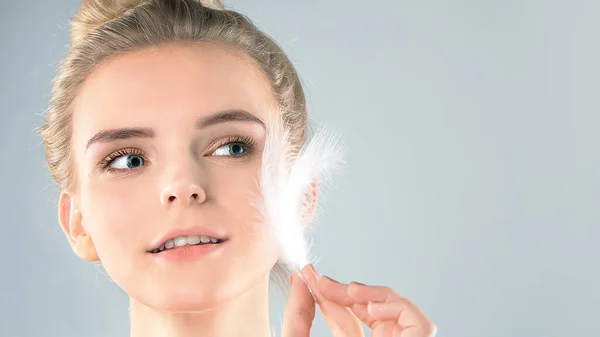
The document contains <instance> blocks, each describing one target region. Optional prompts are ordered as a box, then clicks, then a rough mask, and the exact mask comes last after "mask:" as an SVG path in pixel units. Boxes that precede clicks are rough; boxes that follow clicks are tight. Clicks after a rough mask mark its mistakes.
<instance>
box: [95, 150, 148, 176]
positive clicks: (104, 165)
mask: <svg viewBox="0 0 600 337" xmlns="http://www.w3.org/2000/svg"><path fill="white" fill-rule="evenodd" d="M130 155H136V156H140V157H142V158H144V163H146V162H147V161H148V159H147V158H146V156H145V153H144V151H142V150H140V149H138V148H135V147H126V148H122V149H118V150H116V151H113V152H111V153H110V154H109V155H107V156H105V157H104V158H103V159H102V160H101V161H100V163H98V169H100V170H101V171H108V172H111V171H131V170H134V169H126V170H125V169H116V168H111V167H110V165H111V164H112V163H113V162H114V161H115V160H116V159H117V158H119V157H122V156H130Z"/></svg>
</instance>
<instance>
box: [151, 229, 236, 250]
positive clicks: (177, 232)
mask: <svg viewBox="0 0 600 337" xmlns="http://www.w3.org/2000/svg"><path fill="white" fill-rule="evenodd" d="M201 235H204V236H212V237H213V238H217V239H220V240H223V241H227V240H228V239H229V238H228V237H227V236H226V235H225V233H223V232H222V231H216V230H214V229H210V228H206V227H189V228H180V229H174V230H172V231H169V232H168V233H166V234H164V235H163V236H161V237H160V238H158V239H156V240H154V243H153V244H152V245H151V246H152V248H150V249H148V250H147V252H148V253H150V252H151V251H152V250H154V249H157V248H159V247H160V246H162V245H163V244H165V242H167V241H168V240H170V239H174V238H176V237H178V236H201Z"/></svg>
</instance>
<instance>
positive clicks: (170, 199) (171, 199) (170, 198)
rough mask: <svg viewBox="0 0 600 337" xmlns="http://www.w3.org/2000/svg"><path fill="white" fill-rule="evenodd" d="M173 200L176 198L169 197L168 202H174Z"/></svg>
mask: <svg viewBox="0 0 600 337" xmlns="http://www.w3.org/2000/svg"><path fill="white" fill-rule="evenodd" d="M175 199H177V198H175V197H174V196H170V197H169V201H173V200H175Z"/></svg>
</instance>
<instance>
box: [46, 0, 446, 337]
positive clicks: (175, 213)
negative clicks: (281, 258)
mask: <svg viewBox="0 0 600 337" xmlns="http://www.w3.org/2000/svg"><path fill="white" fill-rule="evenodd" d="M71 41H72V46H71V49H70V50H69V52H68V54H67V55H66V57H65V59H64V60H63V62H62V63H61V65H60V68H59V71H58V76H57V78H56V80H55V83H54V87H53V91H52V97H51V102H50V106H49V109H48V111H47V115H46V121H45V123H44V125H43V126H42V127H41V128H40V133H41V135H42V137H43V139H44V143H45V146H46V154H47V162H48V166H49V169H50V171H51V174H52V176H53V179H54V180H55V182H56V183H57V184H58V185H59V186H60V187H61V190H62V192H61V195H60V202H59V222H60V224H61V227H62V229H63V230H64V232H65V234H66V236H67V238H68V240H69V242H70V244H71V246H72V248H73V250H74V252H75V253H76V254H77V255H78V256H80V257H81V258H83V259H85V260H88V261H96V262H100V263H101V264H102V266H103V267H104V269H105V270H106V271H107V273H108V274H109V275H110V277H111V278H112V279H113V280H114V281H115V282H116V283H117V284H118V285H119V286H120V287H122V288H123V289H124V291H125V292H127V294H128V295H129V297H130V303H131V304H130V305H131V307H130V315H131V317H130V319H131V336H132V337H141V336H144V337H148V336H161V337H167V336H173V337H175V336H219V337H226V336H247V337H251V336H270V334H271V331H270V329H271V325H270V322H269V310H268V304H269V280H270V276H273V274H274V275H275V276H277V275H279V276H280V277H284V278H283V279H285V278H287V277H288V275H282V274H281V271H282V270H283V269H282V268H280V267H279V263H278V252H277V247H276V244H275V243H274V242H273V240H272V239H271V238H270V237H269V235H268V234H267V230H266V229H265V228H262V227H260V226H256V225H252V223H253V220H254V219H255V218H256V210H255V209H254V208H253V206H252V205H250V203H249V201H248V198H247V191H248V190H253V191H254V192H259V191H256V186H257V185H256V184H255V182H256V178H257V177H258V173H259V169H260V165H261V153H262V147H263V146H264V142H265V131H266V126H267V125H268V120H267V118H270V117H268V115H267V111H275V110H277V111H283V113H281V114H280V115H277V116H275V117H274V118H281V119H282V120H283V121H284V122H285V124H286V125H287V127H289V128H290V130H292V139H291V143H294V144H301V143H303V142H304V141H305V137H306V135H305V133H306V127H307V125H306V123H307V117H306V105H305V97H304V93H303V90H302V87H301V85H300V81H299V79H298V76H297V74H296V72H295V69H294V67H293V66H292V64H291V63H290V61H289V59H288V58H287V57H286V55H285V54H284V52H283V51H282V50H281V49H280V47H279V46H278V45H277V44H276V43H275V42H274V41H273V40H272V39H270V38H269V37H268V36H267V35H265V34H264V33H262V32H261V31H259V30H258V29H257V28H256V27H255V26H254V25H253V24H252V23H251V21H250V20H249V19H248V18H246V17H244V16H243V15H241V14H239V13H236V12H234V11H229V10H225V9H224V8H223V6H222V5H221V4H220V3H218V2H210V3H209V2H206V1H205V2H200V1H193V0H151V1H141V0H121V1H117V0H112V1H110V0H105V1H101V0H91V1H84V2H83V3H82V5H81V7H80V10H79V12H78V13H77V15H76V16H75V17H74V18H73V20H72V22H71ZM314 188H315V191H314V194H315V195H316V192H317V191H316V186H315V187H314ZM302 273H303V276H304V277H303V278H304V280H302V279H301V278H299V277H298V275H293V276H292V277H290V286H291V293H290V297H289V300H288V305H287V308H286V312H285V314H284V327H283V330H284V331H283V334H284V336H295V337H299V336H308V335H309V333H310V327H311V324H312V320H313V319H314V315H315V305H319V306H320V308H321V309H322V312H323V314H324V316H325V320H326V322H327V323H328V325H329V326H330V328H331V329H332V331H333V334H334V336H349V337H354V336H362V335H363V332H362V328H361V325H360V321H362V322H364V323H365V324H367V326H369V327H370V328H371V329H372V333H373V335H375V336H403V337H409V336H410V337H426V336H433V335H434V334H435V327H434V325H433V324H432V322H431V321H430V320H429V319H427V318H426V317H425V316H424V315H423V313H421V311H420V310H419V309H418V308H417V307H416V306H415V305H414V304H412V303H411V302H409V301H408V300H407V299H405V298H403V297H401V296H400V295H398V294H397V293H396V292H394V291H393V290H391V289H389V288H387V287H376V286H367V285H362V284H359V283H355V282H352V283H350V284H341V283H337V282H336V281H333V280H332V279H330V278H327V277H321V276H319V275H318V274H317V273H316V272H315V270H314V267H313V266H308V267H307V268H305V269H304V270H303V271H302ZM286 286H287V284H286ZM309 289H310V290H309ZM311 291H312V293H311Z"/></svg>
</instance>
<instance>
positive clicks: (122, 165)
mask: <svg viewBox="0 0 600 337" xmlns="http://www.w3.org/2000/svg"><path fill="white" fill-rule="evenodd" d="M142 165H144V158H142V157H141V156H139V155H136V154H130V155H126V156H120V157H117V158H115V160H114V161H113V162H112V163H111V164H110V167H111V168H113V169H118V170H126V169H128V168H130V169H134V168H138V167H140V166H142Z"/></svg>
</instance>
